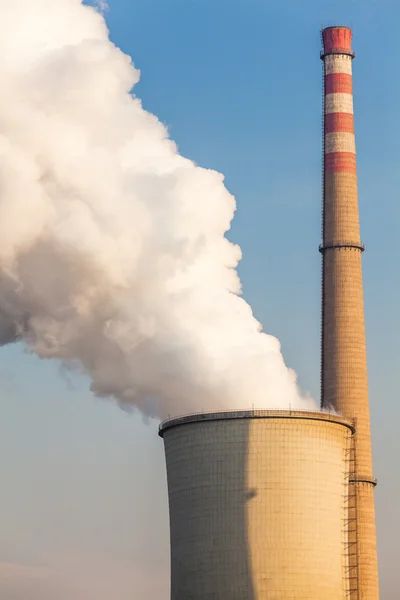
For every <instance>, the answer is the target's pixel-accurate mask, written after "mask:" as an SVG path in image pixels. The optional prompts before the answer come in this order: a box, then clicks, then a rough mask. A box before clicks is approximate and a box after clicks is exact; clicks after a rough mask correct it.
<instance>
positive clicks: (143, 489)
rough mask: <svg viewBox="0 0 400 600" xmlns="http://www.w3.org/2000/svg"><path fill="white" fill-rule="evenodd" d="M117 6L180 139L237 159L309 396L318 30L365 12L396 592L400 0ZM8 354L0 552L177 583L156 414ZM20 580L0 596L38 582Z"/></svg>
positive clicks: (246, 247) (384, 476)
mask: <svg viewBox="0 0 400 600" xmlns="http://www.w3.org/2000/svg"><path fill="white" fill-rule="evenodd" d="M109 5H110V7H109V10H108V11H107V13H106V19H107V22H108V24H109V27H110V34H111V38H112V40H113V41H114V42H115V43H116V44H117V45H118V46H120V47H121V48H122V49H123V50H124V51H125V52H126V53H128V54H130V55H131V56H132V58H133V60H134V63H135V65H136V66H137V67H138V68H140V69H141V71H142V79H141V82H140V84H139V85H138V86H137V88H136V94H137V95H138V96H140V97H141V98H142V99H143V103H144V106H145V108H147V109H148V110H150V111H152V112H154V113H155V114H157V115H158V116H159V118H160V119H161V120H162V121H163V122H165V123H166V124H167V125H168V127H169V129H170V132H171V136H172V137H173V138H174V139H175V140H176V141H177V143H178V146H179V149H180V151H181V152H182V154H184V155H185V156H188V157H190V158H192V159H193V160H195V161H196V162H197V163H199V164H201V165H202V166H206V167H212V168H213V169H217V170H219V171H221V172H223V173H224V174H225V175H226V184H227V186H228V188H229V190H230V191H231V192H232V193H234V194H235V196H236V198H237V202H238V211H237V215H236V218H235V221H234V223H233V226H232V229H231V231H230V233H229V237H230V239H232V240H233V241H235V242H237V243H239V244H240V246H241V247H242V250H243V260H242V263H241V266H240V275H241V278H242V281H243V287H244V295H245V297H246V299H247V300H248V301H249V302H250V304H251V305H252V307H253V309H254V312H255V314H256V316H257V318H258V319H259V320H261V322H262V323H263V324H264V326H265V329H266V331H267V332H269V333H273V334H274V335H277V337H279V339H280V340H281V342H282V347H283V352H284V356H285V359H286V362H287V363H288V364H289V365H290V366H291V367H293V368H295V370H296V371H297V372H298V375H299V379H300V382H301V385H302V387H303V388H305V389H308V390H310V391H311V392H312V394H313V395H314V396H315V397H318V392H319V333H320V331H319V330H320V256H319V254H318V244H319V242H320V204H321V106H322V98H321V89H322V88H321V85H322V75H321V64H320V60H319V50H320V40H319V30H320V28H321V26H326V25H332V24H345V25H350V26H351V27H353V29H354V48H355V50H356V54H357V57H356V61H355V64H354V85H355V108H356V135H357V149H358V166H359V189H360V210H361V227H362V239H363V240H364V242H365V244H366V247H367V252H366V253H365V255H364V282H365V296H366V323H367V335H368V358H369V371H370V396H371V410H372V427H373V438H374V439H373V441H374V462H375V472H376V475H377V477H378V479H379V482H380V483H379V487H378V490H377V517H378V539H379V551H380V555H379V558H380V573H381V588H382V595H381V597H382V599H383V600H385V599H387V600H392V599H393V598H394V597H395V594H396V592H397V589H398V584H397V580H398V576H397V561H396V558H395V552H396V550H397V547H396V540H397V539H398V538H399V535H400V517H399V514H398V508H397V504H398V503H397V498H398V497H399V494H400V475H399V472H398V469H396V468H394V467H393V466H392V464H391V461H392V458H393V459H394V460H396V458H397V456H398V455H399V452H400V438H399V436H398V432H397V421H398V419H399V418H400V409H399V407H398V402H397V397H398V394H399V383H398V365H399V359H400V350H399V344H398V340H399V338H400V322H399V318H398V305H399V295H400V282H399V271H398V265H399V261H400V248H399V245H398V243H397V240H398V238H399V233H400V232H399V229H400V208H399V193H398V190H399V184H400V177H399V175H398V172H399V171H398V169H397V163H398V161H399V159H400V151H399V148H398V140H399V137H400V136H399V134H400V118H399V106H400V83H399V82H400V78H399V77H398V74H397V73H398V56H399V52H400V50H399V46H398V42H397V23H398V19H399V17H400V8H399V7H398V4H397V6H396V2H394V0H393V1H392V0H379V2H378V1H377V0H376V1H373V0H365V1H363V2H362V3H361V2H359V1H356V0H346V1H342V0H336V1H335V2H332V1H331V2H321V1H320V0H319V1H317V0H303V2H301V3H299V2H296V1H295V0H285V1H284V2H281V3H269V2H267V0H263V1H261V0H231V1H230V2H228V1H227V0H217V1H216V0H167V1H166V0H110V1H109ZM1 358H2V363H1V366H0V374H1V376H2V377H1V382H0V386H1V391H2V393H1V397H0V466H1V472H2V474H3V485H2V489H3V491H2V498H1V499H0V507H1V510H2V513H3V514H6V515H7V516H8V518H7V519H5V522H3V523H2V525H1V535H0V560H1V561H3V562H7V563H8V562H9V563H16V564H19V565H20V566H21V572H22V573H23V572H24V569H25V567H26V566H35V567H36V566H38V565H39V566H40V567H44V568H46V569H57V568H59V565H61V564H62V565H63V569H64V571H63V576H64V577H68V576H69V574H71V573H74V574H76V573H78V572H79V577H78V579H79V578H81V580H82V582H83V583H82V586H83V587H84V586H85V585H86V586H89V587H87V589H88V590H89V592H90V593H93V594H96V593H97V592H96V590H95V589H94V588H93V589H92V588H90V585H91V583H90V581H91V580H92V579H94V578H92V577H91V573H92V572H93V573H96V574H97V576H99V573H100V577H99V578H100V581H102V577H101V573H102V568H103V565H107V569H108V575H107V577H109V576H110V573H111V574H115V578H116V579H118V581H119V585H120V588H119V589H117V593H118V594H119V595H118V597H117V596H113V597H115V598H116V600H125V598H132V597H135V598H138V600H139V599H140V600H142V599H143V600H147V599H148V600H155V599H156V598H157V600H167V599H168V598H169V592H168V576H169V574H168V568H169V564H168V561H169V558H168V522H167V516H168V515H167V501H166V480H165V473H164V470H165V468H164V458H163V448H162V443H161V441H160V440H159V439H158V437H157V427H156V424H155V423H150V424H145V423H143V422H142V419H141V418H140V416H138V415H129V414H127V413H125V412H123V411H121V410H119V409H117V408H116V407H115V406H114V405H113V404H112V403H110V404H107V403H104V402H103V401H99V400H97V399H95V398H93V397H92V396H91V394H90V393H89V391H88V386H87V382H86V381H85V380H83V379H77V378H73V379H71V378H70V377H67V376H66V375H65V374H63V373H60V370H59V366H58V365H57V364H53V363H44V362H40V361H38V360H37V359H35V358H34V357H31V356H28V355H26V354H24V353H23V350H22V349H21V348H18V347H13V348H6V349H3V350H1ZM110 564H112V565H114V566H112V568H110ZM54 565H55V566H54ZM65 565H67V566H65ZM77 565H79V568H78V566H77ZM107 577H106V576H105V575H104V581H106V579H107ZM60 581H61V579H60ZM121 582H122V583H121ZM0 584H1V578H0ZM83 587H82V589H83ZM89 592H88V593H89ZM9 593H10V596H9V598H7V597H5V598H4V600H14V598H24V600H31V597H32V599H33V598H36V596H34V595H32V596H31V597H29V596H27V595H26V592H24V593H23V594H22V592H21V594H22V596H18V595H17V593H16V592H15V593H14V592H13V593H14V595H11V592H9ZM132 593H134V595H133V596H132ZM2 597H3V596H2ZM83 597H86V596H83ZM97 597H100V596H97ZM46 600H47V599H46ZM67 600H69V599H68V598H67ZM71 600H75V597H73V596H71Z"/></svg>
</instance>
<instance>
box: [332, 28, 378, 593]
mask: <svg viewBox="0 0 400 600" xmlns="http://www.w3.org/2000/svg"><path fill="white" fill-rule="evenodd" d="M322 38H323V52H322V54H321V57H322V59H323V61H324V85H325V95H324V107H325V110H324V176H323V217H322V230H323V231H322V236H323V240H322V244H321V246H320V252H321V253H322V261H323V267H322V274H323V278H322V281H323V283H322V288H323V289H322V365H321V404H322V408H330V407H332V408H334V409H335V410H336V411H337V412H338V413H339V414H341V415H343V416H344V417H345V418H348V419H351V420H354V423H355V427H356V435H355V444H354V454H353V457H352V464H353V467H352V469H351V470H352V472H353V475H352V476H351V479H350V482H351V483H350V494H349V502H350V504H349V506H350V515H349V519H350V521H352V520H353V522H354V527H351V526H350V527H349V540H348V545H349V550H348V552H349V561H350V562H349V578H350V581H351V585H350V588H351V596H350V597H351V598H352V599H357V600H377V599H378V598H379V588H378V568H377V555H376V532H375V510H374V486H375V485H376V480H375V479H374V478H373V476H372V453H371V435H370V416H369V404H368V379H367V360H366V343H365V327H364V305H363V287H362V269H361V256H362V253H363V251H364V246H363V244H362V243H361V240H360V227H359V214H358V198H357V174H356V149H355V138H354V114H353V93H352V60H353V58H354V52H353V50H352V32H351V30H350V29H349V28H347V27H329V28H327V29H324V31H323V32H322Z"/></svg>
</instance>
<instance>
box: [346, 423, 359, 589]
mask: <svg viewBox="0 0 400 600" xmlns="http://www.w3.org/2000/svg"><path fill="white" fill-rule="evenodd" d="M356 435H357V434H356V433H355V434H353V435H352V436H351V440H350V446H349V448H348V449H347V458H346V460H347V463H348V471H347V472H348V480H347V499H346V500H347V502H346V504H347V518H346V520H345V561H346V597H347V598H350V600H359V585H358V527H357V483H356V473H357V456H356V442H355V438H356Z"/></svg>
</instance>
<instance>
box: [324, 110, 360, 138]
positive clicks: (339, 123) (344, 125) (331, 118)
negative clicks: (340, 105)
mask: <svg viewBox="0 0 400 600" xmlns="http://www.w3.org/2000/svg"><path fill="white" fill-rule="evenodd" d="M341 131H343V132H346V133H354V116H353V115H351V114H350V113H329V114H327V115H325V134H327V133H335V132H341Z"/></svg>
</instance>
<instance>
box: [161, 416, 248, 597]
mask: <svg viewBox="0 0 400 600" xmlns="http://www.w3.org/2000/svg"><path fill="white" fill-rule="evenodd" d="M226 425H227V426H226V428H223V429H221V424H220V423H218V422H215V423H213V422H207V423H195V424H187V425H185V426H184V427H177V428H174V430H171V431H173V435H169V433H170V431H168V430H167V431H166V432H165V435H164V441H165V447H166V457H167V471H168V486H169V504H170V526H171V579H172V582H171V600H211V599H213V600H215V599H218V600H219V599H221V600H222V599H223V600H256V594H255V590H254V585H253V578H252V567H251V560H250V552H249V539H248V532H249V523H248V517H247V514H248V505H249V502H251V500H252V499H254V498H255V497H256V495H257V492H256V490H255V489H248V488H247V480H248V474H247V464H248V460H247V456H248V448H249V431H250V421H248V422H247V423H246V422H244V421H241V422H240V423H239V422H235V421H230V422H227V424H226ZM246 425H247V426H246Z"/></svg>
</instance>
